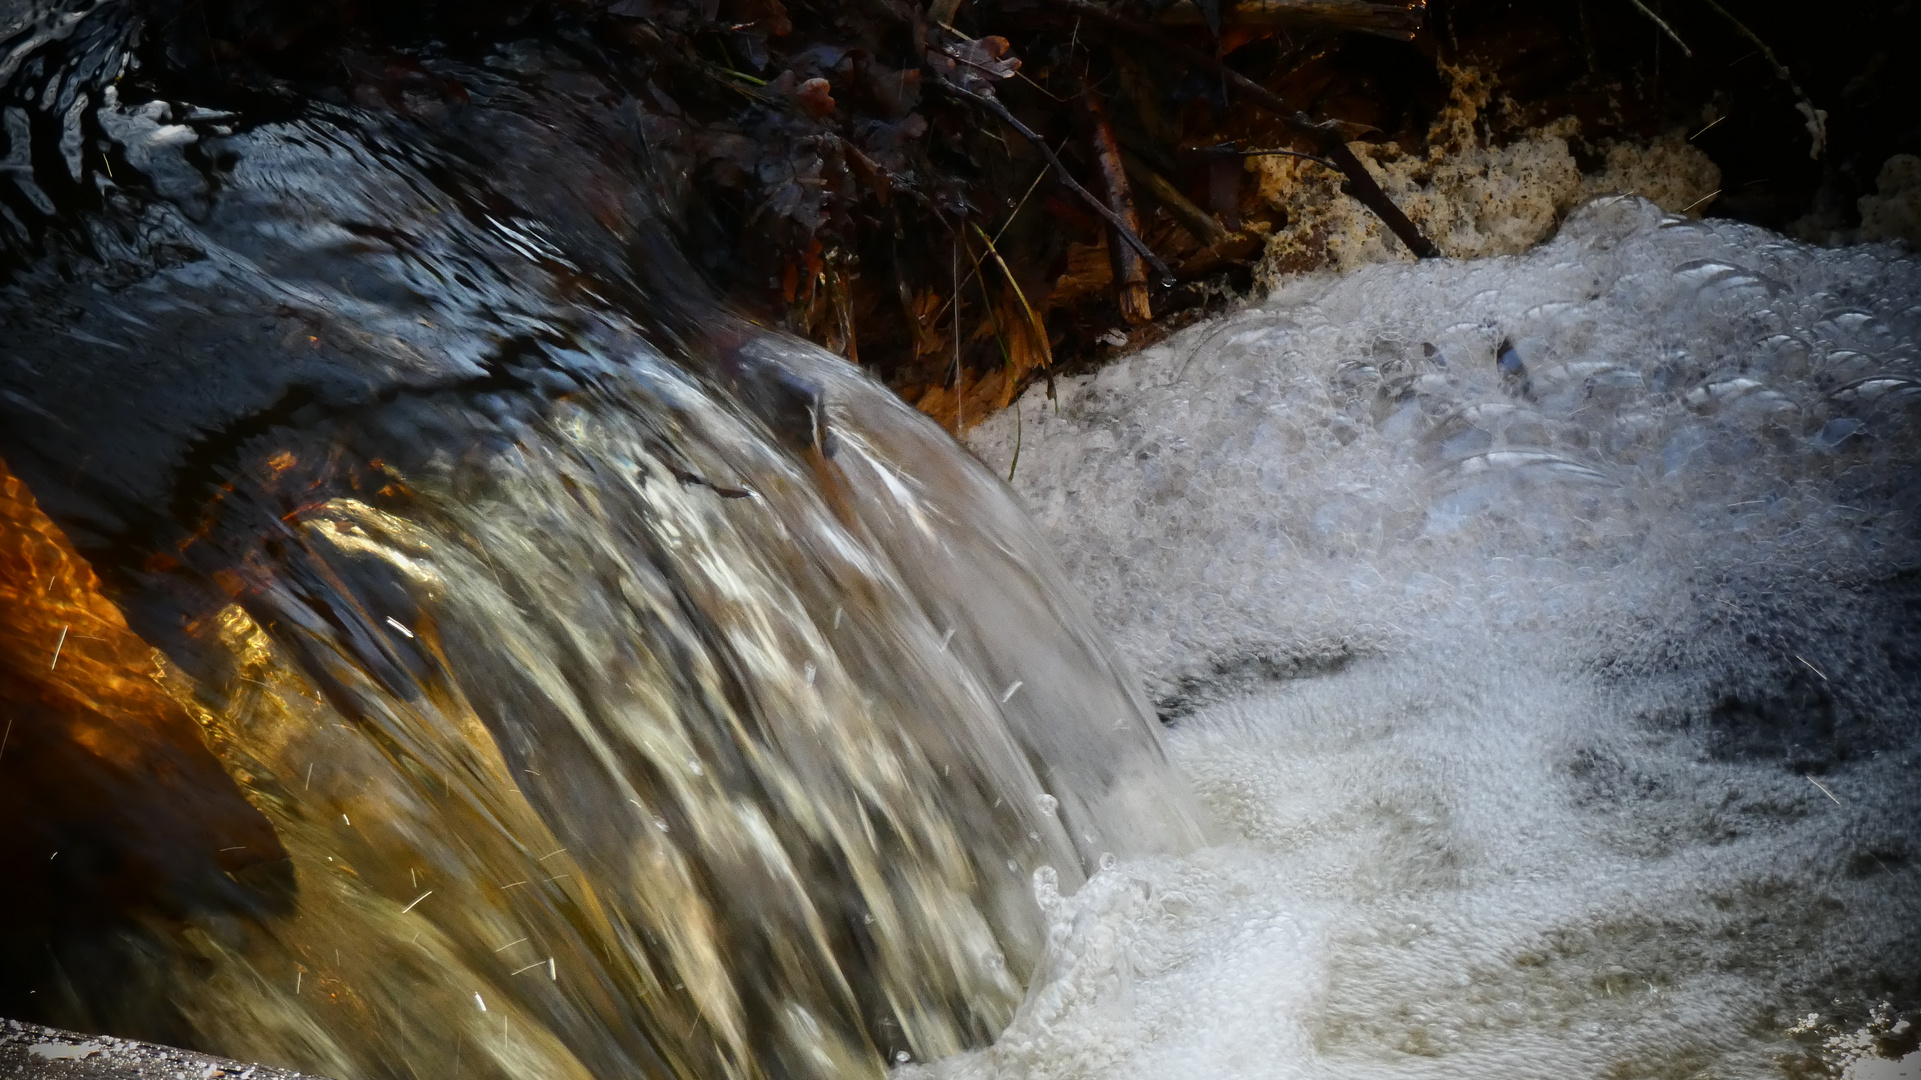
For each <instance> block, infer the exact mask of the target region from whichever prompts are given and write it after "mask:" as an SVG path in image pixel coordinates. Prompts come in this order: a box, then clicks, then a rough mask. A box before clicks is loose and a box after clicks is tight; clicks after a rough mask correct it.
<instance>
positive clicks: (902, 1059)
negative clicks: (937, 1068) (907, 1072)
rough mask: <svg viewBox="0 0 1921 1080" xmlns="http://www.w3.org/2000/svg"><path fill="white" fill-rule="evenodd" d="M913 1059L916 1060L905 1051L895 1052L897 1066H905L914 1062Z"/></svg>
mask: <svg viewBox="0 0 1921 1080" xmlns="http://www.w3.org/2000/svg"><path fill="white" fill-rule="evenodd" d="M913 1058H914V1056H913V1055H912V1054H909V1053H908V1052H907V1051H905V1050H896V1051H894V1062H895V1064H897V1065H905V1064H907V1063H908V1062H909V1061H912V1060H913Z"/></svg>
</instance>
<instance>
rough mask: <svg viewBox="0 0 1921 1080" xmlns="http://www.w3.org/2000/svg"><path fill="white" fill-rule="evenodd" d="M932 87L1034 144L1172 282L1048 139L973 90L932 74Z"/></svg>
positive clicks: (1069, 184)
mask: <svg viewBox="0 0 1921 1080" xmlns="http://www.w3.org/2000/svg"><path fill="white" fill-rule="evenodd" d="M934 85H935V86H938V87H940V88H941V89H942V90H945V91H947V92H948V93H950V94H953V95H954V96H955V97H958V98H962V99H964V100H966V101H971V102H973V103H974V104H976V105H979V106H980V107H981V108H983V109H986V110H987V111H988V112H991V113H993V114H994V115H995V116H998V117H1000V120H1001V123H1003V124H1006V125H1007V126H1008V127H1011V128H1013V129H1014V130H1015V131H1016V132H1018V133H1019V134H1020V136H1021V138H1023V139H1026V140H1027V141H1028V142H1030V143H1033V144H1034V148H1035V149H1037V150H1039V151H1040V152H1041V155H1042V156H1043V157H1045V158H1046V159H1047V163H1048V164H1049V165H1052V166H1053V167H1054V174H1055V175H1056V176H1059V177H1060V178H1061V183H1063V184H1066V185H1067V188H1068V190H1070V191H1072V192H1073V193H1074V194H1076V195H1078V196H1080V198H1081V201H1082V202H1085V203H1086V204H1087V205H1088V207H1089V208H1090V209H1092V210H1093V211H1094V212H1095V213H1097V214H1099V215H1100V217H1101V219H1102V220H1104V221H1106V222H1107V223H1108V224H1109V225H1111V226H1113V227H1114V231H1115V232H1117V233H1119V234H1120V235H1121V239H1123V240H1125V241H1126V242H1127V245H1128V246H1129V247H1131V248H1133V249H1134V250H1135V251H1138V252H1140V253H1141V258H1143V259H1146V260H1147V262H1148V265H1150V266H1152V267H1153V268H1154V269H1155V270H1156V271H1157V272H1158V273H1159V274H1160V275H1161V282H1162V284H1165V285H1172V284H1173V283H1174V271H1172V270H1169V269H1168V268H1167V264H1166V263H1164V262H1162V261H1161V257H1160V256H1159V255H1156V254H1154V250H1153V249H1152V248H1150V247H1148V246H1147V241H1145V240H1142V239H1141V238H1140V237H1139V236H1136V235H1135V234H1134V230H1132V229H1130V228H1128V227H1127V222H1125V221H1122V220H1121V219H1120V215H1118V214H1116V213H1114V211H1112V210H1109V209H1108V208H1107V204H1106V203H1104V202H1102V201H1101V200H1100V199H1098V198H1096V197H1095V196H1094V193H1093V192H1091V191H1089V190H1087V189H1086V188H1084V187H1082V186H1081V184H1080V181H1078V180H1076V179H1074V174H1073V173H1071V172H1068V171H1067V165H1066V164H1065V163H1064V162H1062V161H1061V159H1060V157H1059V156H1058V155H1057V154H1055V153H1054V151H1053V149H1052V148H1051V147H1049V146H1048V145H1047V140H1045V139H1043V138H1041V137H1040V135H1039V134H1037V133H1036V132H1035V131H1034V129H1033V128H1030V127H1028V126H1027V125H1026V124H1023V123H1021V122H1020V118H1019V117H1017V116H1015V115H1014V114H1013V113H1012V112H1009V111H1008V108H1007V106H1005V105H1003V104H1001V103H1000V102H999V101H997V100H995V99H994V98H991V97H986V96H984V95H981V94H976V93H974V92H973V91H972V90H966V89H963V88H962V87H960V86H958V85H956V84H955V83H954V82H952V81H950V80H949V79H947V78H946V77H945V76H943V75H940V74H935V76H934Z"/></svg>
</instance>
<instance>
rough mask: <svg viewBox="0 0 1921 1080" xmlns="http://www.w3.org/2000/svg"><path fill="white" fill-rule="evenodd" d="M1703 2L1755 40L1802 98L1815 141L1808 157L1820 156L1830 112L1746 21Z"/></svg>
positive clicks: (1709, 1) (1799, 104)
mask: <svg viewBox="0 0 1921 1080" xmlns="http://www.w3.org/2000/svg"><path fill="white" fill-rule="evenodd" d="M1701 2H1702V3H1704V4H1706V5H1707V6H1709V7H1711V8H1713V9H1714V11H1715V13H1716V14H1717V15H1720V16H1721V17H1722V18H1723V19H1726V20H1727V21H1729V22H1731V23H1733V24H1734V28H1735V29H1736V30H1737V31H1739V32H1740V34H1741V36H1742V37H1744V38H1747V39H1748V40H1749V41H1751V42H1753V43H1754V47H1755V48H1756V49H1758V50H1760V53H1761V56H1762V58H1764V59H1765V60H1767V62H1768V63H1769V64H1772V65H1773V66H1774V74H1775V75H1776V77H1778V78H1779V79H1780V80H1781V81H1782V82H1784V83H1787V84H1788V89H1790V90H1792V91H1794V96H1795V97H1797V98H1799V99H1800V101H1798V102H1797V103H1796V107H1797V108H1799V109H1800V110H1801V112H1802V114H1803V115H1804V116H1806V117H1807V128H1808V137H1809V138H1810V139H1812V140H1813V141H1814V146H1813V147H1812V148H1811V149H1809V151H1808V157H1810V158H1816V159H1818V158H1820V156H1821V154H1822V152H1823V151H1825V150H1826V149H1827V145H1828V124H1827V119H1828V114H1827V113H1826V112H1824V111H1822V110H1820V109H1817V108H1815V107H1814V102H1813V101H1812V100H1810V99H1809V97H1808V93H1807V91H1805V90H1803V89H1801V84H1800V83H1797V82H1795V81H1794V76H1793V74H1791V73H1790V72H1789V71H1788V66H1787V65H1786V64H1783V63H1782V62H1781V61H1780V59H1779V58H1778V57H1776V56H1775V55H1774V50H1773V49H1770V48H1768V43H1767V42H1765V41H1762V40H1761V35H1759V34H1757V33H1755V32H1754V31H1752V30H1750V29H1748V25H1747V24H1746V23H1744V22H1742V21H1741V20H1739V19H1737V18H1735V17H1734V15H1733V14H1732V13H1730V12H1729V11H1728V9H1727V8H1724V7H1722V6H1721V5H1720V4H1718V3H1716V2H1715V0H1701Z"/></svg>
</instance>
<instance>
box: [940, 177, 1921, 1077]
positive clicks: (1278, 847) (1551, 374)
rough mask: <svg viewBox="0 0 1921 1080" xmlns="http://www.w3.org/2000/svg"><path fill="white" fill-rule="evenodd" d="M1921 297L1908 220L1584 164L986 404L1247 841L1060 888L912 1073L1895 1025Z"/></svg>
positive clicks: (1429, 1065)
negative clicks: (1534, 215) (1844, 231)
mask: <svg viewBox="0 0 1921 1080" xmlns="http://www.w3.org/2000/svg"><path fill="white" fill-rule="evenodd" d="M1918 330H1921V265H1917V263H1916V262H1915V260H1914V259H1913V257H1912V256H1911V255H1908V254H1905V253H1903V252H1901V251H1899V250H1895V249H1891V248H1853V249H1846V250H1820V249H1815V248H1810V247H1807V246H1804V245H1800V244H1796V243H1792V242H1789V241H1786V240H1784V239H1782V238H1781V237H1779V236H1776V235H1773V234H1770V233H1767V232H1765V231H1763V230H1758V229H1754V228H1749V227H1745V226H1740V225H1734V224H1729V223H1720V222H1715V223H1708V222H1697V221H1687V220H1682V219H1677V218H1673V217H1668V216H1665V215H1663V214H1662V213H1661V212H1660V211H1659V210H1658V209H1657V208H1655V207H1653V206H1652V205H1650V204H1648V203H1646V202H1643V201H1640V200H1637V199H1607V200H1602V201H1601V202H1598V203H1596V204H1593V205H1591V206H1588V207H1586V208H1584V209H1582V210H1580V211H1578V212H1577V213H1576V214H1575V215H1574V216H1573V217H1572V218H1571V219H1570V220H1569V221H1568V222H1567V223H1566V224H1565V226H1564V227H1563V229H1562V230H1561V233H1560V235H1559V236H1558V237H1557V238H1556V239H1555V240H1553V241H1552V242H1550V243H1548V244H1546V245H1544V246H1542V247H1541V248H1540V249H1538V250H1536V251H1534V252H1531V253H1529V254H1526V255H1523V256H1519V257H1514V258H1503V259H1490V260H1483V261H1476V262H1455V263H1434V264H1422V265H1420V266H1375V267H1370V268H1367V269H1364V270H1361V271H1359V272H1356V273H1354V274H1352V275H1350V276H1347V277H1342V278H1326V277H1323V278H1312V279H1307V280H1302V281H1298V282H1296V283H1294V284H1292V285H1289V286H1287V287H1284V288H1282V289H1281V290H1279V291H1278V292H1277V293H1276V294H1275V295H1274V296H1272V297H1270V298H1269V299H1268V300H1266V301H1265V302H1262V303H1258V304H1255V305H1252V306H1250V307H1248V308H1247V309H1245V310H1243V311H1241V312H1240V313H1238V314H1235V315H1232V316H1229V317H1226V318H1223V319H1220V320H1217V321H1215V322H1212V323H1209V324H1206V325H1203V326H1199V327H1196V328H1194V329H1191V330H1188V331H1185V332H1184V333H1182V334H1180V335H1178V336H1176V337H1175V338H1173V339H1171V340H1170V341H1168V342H1166V343H1165V344H1162V345H1158V346H1155V347H1154V348H1151V349H1149V350H1147V351H1145V352H1143V353H1142V354H1140V355H1138V356H1136V357H1132V358H1130V359H1128V360H1125V361H1123V362H1120V363H1117V364H1115V365H1114V366H1112V367H1110V368H1107V369H1105V370H1103V371H1101V372H1099V373H1098V374H1095V375H1092V376H1088V377H1085V378H1081V379H1075V380H1066V381H1063V382H1062V383H1061V384H1060V385H1059V395H1058V402H1057V403H1056V402H1052V401H1048V400H1046V399H1045V397H1044V396H1043V395H1042V394H1041V393H1038V392H1036V393H1032V394H1030V395H1029V396H1028V397H1027V398H1026V399H1025V400H1023V401H1022V402H1021V403H1020V404H1019V405H1018V407H1017V408H1018V415H1008V416H1004V417H999V418H996V419H995V420H994V421H992V422H991V423H989V424H986V425H983V427H982V428H981V429H980V430H979V431H978V432H977V433H976V435H975V437H974V440H973V445H974V447H975V449H976V450H977V452H979V453H980V454H981V455H982V456H983V457H984V458H985V459H986V460H987V461H989V462H990V463H992V464H994V465H995V466H996V467H998V468H1001V469H1003V470H1005V469H1008V468H1009V467H1010V466H1012V467H1013V482H1014V486H1015V488H1016V490H1018V491H1019V492H1020V493H1021V495H1022V496H1023V498H1024V500H1025V501H1026V502H1027V503H1028V504H1029V505H1030V506H1031V507H1032V508H1033V509H1034V512H1035V513H1036V515H1037V517H1038V519H1039V521H1040V522H1041V524H1042V527H1043V529H1044V530H1045V531H1046V532H1047V533H1048V535H1049V538H1050V539H1051V540H1053V542H1054V543H1055V545H1056V548H1057V550H1059V551H1060V552H1061V553H1062V555H1063V558H1064V561H1065V563H1066V565H1067V568H1068V571H1069V574H1070V576H1072V577H1073V578H1075V579H1076V581H1077V582H1078V583H1080V584H1081V585H1083V586H1084V587H1085V588H1087V589H1088V591H1089V593H1090V594H1091V596H1092V598H1093V601H1094V608H1095V611H1096V613H1097V615H1098V617H1099V618H1100V619H1101V621H1102V622H1103V623H1104V624H1105V625H1106V626H1107V627H1108V628H1109V629H1110V630H1111V632H1113V633H1114V634H1115V636H1116V638H1117V640H1118V641H1119V643H1120V646H1121V650H1122V652H1123V654H1125V655H1126V656H1127V657H1128V658H1129V659H1131V660H1132V661H1133V662H1135V663H1136V664H1138V665H1139V666H1140V668H1141V669H1142V670H1143V672H1144V673H1145V675H1146V678H1147V681H1148V684H1149V686H1150V689H1151V692H1152V693H1153V695H1154V696H1155V697H1156V698H1157V699H1158V701H1159V703H1160V708H1161V711H1162V714H1163V716H1164V717H1165V718H1166V719H1167V721H1168V722H1169V723H1170V724H1171V726H1172V730H1171V738H1170V745H1171V748H1172V753H1173V755H1174V757H1175V759H1176V760H1177V761H1178V762H1179V763H1180V766H1181V768H1182V770H1183V772H1184V773H1185V774H1186V775H1187V776H1188V777H1189V778H1190V779H1191V781H1192V782H1193V783H1194V784H1195V786H1196V788H1197V790H1198V791H1199V793H1200V795H1201V798H1202V801H1203V803H1204V804H1205V805H1206V806H1207V808H1208V809H1209V810H1210V811H1211V812H1212V813H1213V815H1214V816H1215V818H1216V819H1217V820H1218V821H1219V822H1220V823H1221V825H1222V826H1223V827H1224V828H1225V829H1226V830H1227V832H1228V833H1229V834H1230V836H1231V839H1230V841H1229V842H1228V843H1225V844H1222V845H1220V846H1217V847H1213V848H1210V849H1208V850H1206V851H1204V852H1202V853H1200V854H1199V855H1196V856H1192V857H1187V858H1163V859H1150V860H1140V861H1133V862H1125V863H1123V864H1122V865H1120V866H1119V867H1117V868H1115V869H1114V870H1112V871H1110V872H1108V873H1103V874H1101V875H1098V876H1097V877H1096V878H1095V879H1094V880H1093V881H1092V882H1091V883H1090V884H1089V885H1088V886H1087V887H1086V888H1084V889H1082V890H1081V891H1080V892H1079V893H1078V894H1077V895H1072V896H1062V895H1059V894H1056V892H1055V891H1054V890H1053V889H1052V887H1051V886H1046V885H1044V886H1043V888H1042V889H1041V896H1042V902H1043V905H1044V906H1045V907H1047V908H1048V910H1049V912H1050V919H1051V920H1052V923H1053V930H1052V932H1051V935H1050V938H1049V942H1050V951H1049V959H1048V961H1047V964H1046V966H1045V967H1044V968H1043V973H1042V975H1041V976H1040V977H1039V978H1038V979H1037V980H1036V982H1035V984H1034V986H1033V988H1032V989H1031V990H1030V993H1029V996H1028V998H1027V1001H1026V1003H1025V1004H1024V1005H1023V1006H1022V1011H1021V1012H1020V1014H1019V1015H1017V1017H1016V1018H1015V1020H1014V1022H1013V1024H1012V1025H1011V1026H1010V1028H1009V1029H1008V1031H1007V1033H1005V1034H1003V1035H1002V1036H1001V1038H1000V1040H999V1042H998V1043H997V1044H996V1045H995V1047H994V1048H993V1049H991V1050H989V1051H986V1052H984V1053H980V1054H975V1055H969V1056H967V1057H963V1058H960V1059H957V1060H956V1061H954V1062H950V1063H947V1064H945V1065H943V1066H939V1067H936V1068H935V1069H934V1070H932V1071H933V1072H935V1073H937V1074H939V1075H943V1076H975V1075H998V1076H1023V1077H1026V1076H1033V1077H1041V1076H1047V1077H1057V1076H1059V1077H1065V1076H1088V1077H1093V1076H1101V1077H1125V1076H1161V1077H1165V1076H1194V1077H1201V1076H1235V1077H1441V1076H1450V1077H1451V1076H1461V1077H1468V1076H1474V1077H1494V1076H1502V1077H1505V1076H1540V1077H1547V1076H1554V1077H1572V1076H1588V1077H1641V1076H1649V1077H1654V1076H1660V1077H1669V1076H1672V1077H1683V1076H1686V1077H1693V1076H1713V1077H1766V1076H1781V1075H1796V1076H1798V1075H1822V1074H1823V1073H1824V1072H1825V1070H1826V1069H1829V1068H1834V1067H1838V1066H1840V1065H1843V1064H1845V1063H1846V1062H1847V1061H1848V1060H1849V1059H1850V1058H1851V1057H1852V1056H1854V1055H1859V1054H1863V1053H1867V1052H1870V1048H1871V1047H1872V1046H1873V1045H1875V1044H1876V1039H1877V1037H1878V1038H1880V1039H1882V1040H1883V1042H1882V1043H1881V1045H1883V1046H1884V1047H1892V1048H1894V1049H1895V1050H1896V1051H1897V1052H1898V1051H1899V1048H1900V1047H1901V1046H1902V1045H1903V1039H1907V1038H1911V1036H1912V1031H1913V1027H1914V1023H1915V1021H1914V1020H1913V1019H1912V1018H1911V1017H1910V1018H1908V1019H1905V1020H1904V1019H1903V1017H1902V1013H1903V1012H1904V1011H1911V1010H1913V1009H1914V1008H1915V1007H1916V1004H1917V999H1916V993H1917V981H1916V980H1917V978H1921V878H1918V877H1917V868H1916V858H1917V850H1916V843H1917V838H1916V829H1917V825H1916V822H1917V820H1921V782H1917V781H1918V780H1921V776H1918V774H1917V767H1918V766H1921V621H1918V618H1921V591H1918V590H1921V579H1917V577H1916V570H1917V568H1918V564H1917V555H1921V550H1918V549H1917V545H1916V540H1917V536H1921V533H1917V528H1916V527H1917V524H1921V522H1917V519H1916V510H1917V506H1918V505H1921V483H1918V482H1917V481H1921V477H1917V475H1916V467H1915V466H1916V460H1917V455H1916V443H1915V439H1916V436H1917V434H1918V433H1921V429H1918V427H1917V421H1921V382H1917V381H1916V374H1917V371H1916V366H1915V365H1916V362H1917V356H1916V348H1917V331H1918ZM1017 447H1018V454H1019V457H1018V463H1017V464H1016V463H1015V461H1014V457H1015V453H1016V449H1017ZM1062 892H1063V893H1064V892H1065V890H1062ZM1906 1048H1907V1049H1909V1050H1911V1049H1912V1044H1911V1043H1907V1044H1906ZM1855 1067H1856V1069H1857V1070H1859V1069H1862V1068H1866V1066H1865V1065H1862V1064H1857V1065H1856V1066H1855ZM1862 1075H1868V1074H1867V1073H1862Z"/></svg>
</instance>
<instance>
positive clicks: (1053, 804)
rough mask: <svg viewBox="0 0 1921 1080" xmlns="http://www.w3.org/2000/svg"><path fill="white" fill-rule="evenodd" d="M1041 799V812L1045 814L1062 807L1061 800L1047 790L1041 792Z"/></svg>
mask: <svg viewBox="0 0 1921 1080" xmlns="http://www.w3.org/2000/svg"><path fill="white" fill-rule="evenodd" d="M1039 801H1040V804H1041V813H1043V814H1051V813H1053V812H1054V811H1055V810H1058V809H1060V805H1061V801H1060V800H1059V799H1056V798H1055V797H1054V796H1052V795H1049V794H1048V793H1047V792H1045V791H1043V792H1041V797H1040V800H1039Z"/></svg>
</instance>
